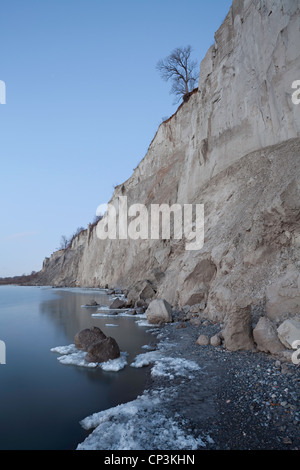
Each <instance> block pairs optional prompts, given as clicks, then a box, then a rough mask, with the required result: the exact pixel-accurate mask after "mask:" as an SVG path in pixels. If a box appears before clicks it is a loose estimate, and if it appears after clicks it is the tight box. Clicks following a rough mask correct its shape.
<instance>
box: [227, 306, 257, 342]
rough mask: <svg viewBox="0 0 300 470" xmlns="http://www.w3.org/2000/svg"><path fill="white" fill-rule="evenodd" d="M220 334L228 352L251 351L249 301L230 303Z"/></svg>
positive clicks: (251, 337)
mask: <svg viewBox="0 0 300 470" xmlns="http://www.w3.org/2000/svg"><path fill="white" fill-rule="evenodd" d="M222 333H223V337H224V344H225V347H226V349H228V350H229V351H238V350H243V349H246V350H247V349H248V350H249V349H250V350H251V349H253V346H254V343H253V336H252V318H251V300H250V299H248V298H245V299H240V300H237V301H236V302H235V303H232V305H231V308H230V311H229V312H228V313H227V316H226V319H225V328H224V330H223V332H222Z"/></svg>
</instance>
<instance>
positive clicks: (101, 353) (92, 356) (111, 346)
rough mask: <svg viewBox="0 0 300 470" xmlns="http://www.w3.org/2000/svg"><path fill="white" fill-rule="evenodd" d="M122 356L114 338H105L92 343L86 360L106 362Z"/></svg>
mask: <svg viewBox="0 0 300 470" xmlns="http://www.w3.org/2000/svg"><path fill="white" fill-rule="evenodd" d="M118 357H120V349H119V346H118V344H117V342H116V340H115V339H114V338H110V337H108V338H105V339H103V340H102V341H98V342H97V343H94V344H92V345H91V346H90V347H89V348H88V351H87V354H86V357H85V360H86V361H87V362H106V361H108V360H109V359H117V358H118Z"/></svg>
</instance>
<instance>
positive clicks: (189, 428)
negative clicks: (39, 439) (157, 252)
mask: <svg viewBox="0 0 300 470" xmlns="http://www.w3.org/2000/svg"><path fill="white" fill-rule="evenodd" d="M217 328H218V326H217V325H214V324H212V323H210V324H209V325H207V324H206V325H205V326H200V327H199V326H198V327H197V326H194V325H192V324H191V323H189V322H187V323H186V324H185V326H184V327H182V324H180V323H170V324H165V325H164V326H162V327H159V328H158V329H157V330H156V331H153V333H155V335H156V337H157V341H158V349H156V351H158V353H159V352H161V353H162V356H161V357H159V355H158V358H157V359H155V358H154V359H153V361H151V364H149V365H148V368H149V374H148V378H147V381H146V386H145V391H144V394H143V395H142V396H139V397H137V399H136V400H133V401H132V402H129V403H127V404H124V405H121V406H119V407H115V408H111V409H109V410H105V411H104V412H100V413H95V414H94V415H92V416H91V417H87V418H86V420H83V424H85V425H88V426H89V427H88V428H86V429H90V430H92V429H94V430H93V432H92V433H91V434H90V435H89V437H88V438H87V439H86V440H85V441H84V442H83V443H81V444H79V445H78V447H77V449H79V450H86V449H97V450H140V449H142V450H153V449H159V450H166V449H168V450H199V449H201V450H202V449H203V450H298V449H299V448H300V430H299V424H300V409H299V403H300V393H299V384H300V368H299V367H297V366H295V365H294V364H286V363H281V365H280V366H279V364H278V362H279V361H278V360H276V359H275V358H274V357H272V356H270V355H267V354H264V353H261V352H249V351H239V352H229V351H227V350H225V349H224V348H223V347H222V346H220V347H214V346H211V345H208V346H199V345H197V344H195V341H196V339H197V337H198V336H199V334H202V333H203V334H204V333H207V331H208V330H209V331H210V333H213V332H215V331H216V329H217ZM166 358H167V359H168V360H167V362H166ZM172 358H173V359H174V361H173V362H172ZM192 364H196V365H197V366H198V369H196V367H195V366H193V367H192ZM153 371H154V372H155V373H154V374H153ZM130 410H131V411H130ZM132 410H134V411H132ZM107 421H109V423H110V426H111V432H109V431H108V430H107V429H106V435H105V436H104V437H103V429H105V426H106V423H107ZM151 423H154V426H153V427H151V426H152V424H151ZM124 436H127V437H128V436H129V437H128V440H127V442H126V439H125V440H124ZM101 445H102V447H101Z"/></svg>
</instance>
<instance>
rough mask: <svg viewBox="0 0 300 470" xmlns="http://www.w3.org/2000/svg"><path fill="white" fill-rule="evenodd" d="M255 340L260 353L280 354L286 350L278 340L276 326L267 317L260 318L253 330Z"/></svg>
mask: <svg viewBox="0 0 300 470" xmlns="http://www.w3.org/2000/svg"><path fill="white" fill-rule="evenodd" d="M253 338H254V341H255V343H256V344H257V349H259V351H263V352H266V353H270V354H278V353H280V352H281V351H283V350H284V349H285V348H284V346H283V344H282V343H281V342H280V340H279V338H278V335H277V331H276V328H275V326H274V325H273V323H272V322H271V320H269V318H267V317H260V319H259V321H258V323H257V325H256V327H255V328H254V330H253Z"/></svg>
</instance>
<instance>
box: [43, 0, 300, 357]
mask: <svg viewBox="0 0 300 470" xmlns="http://www.w3.org/2000/svg"><path fill="white" fill-rule="evenodd" d="M299 16H300V5H299V2H298V0H285V1H278V0H234V1H233V4H232V7H231V8H230V11H229V13H228V15H227V17H226V19H225V20H224V22H223V24H222V25H221V27H220V28H219V30H218V31H217V32H216V34H215V42H214V44H213V45H212V46H211V48H210V49H209V50H208V52H207V54H206V56H205V58H204V60H203V61H202V63H201V67H200V76H199V84H198V88H197V89H196V90H194V92H193V93H192V94H191V96H190V98H189V100H188V101H187V102H186V103H183V104H182V105H181V106H180V107H179V109H178V110H177V112H176V113H175V114H174V115H173V116H172V117H171V118H170V119H168V120H167V121H165V122H163V123H162V124H161V125H160V127H159V128H158V131H157V133H156V135H155V137H154V139H153V141H152V142H151V144H150V146H149V149H148V152H147V154H146V156H145V157H144V159H143V160H142V161H141V162H140V164H139V165H138V167H137V168H136V169H135V171H134V172H133V174H132V176H131V177H130V178H129V179H128V180H127V181H125V182H124V183H123V184H121V185H119V186H118V187H117V188H116V189H115V192H114V194H113V197H112V199H111V201H110V203H111V204H113V205H115V207H116V210H117V217H118V216H119V214H118V209H117V208H118V201H119V198H120V197H123V198H124V197H126V198H127V204H128V206H130V205H132V204H144V205H145V206H146V207H150V205H151V204H168V205H172V204H175V203H177V204H181V205H184V204H204V216H205V218H204V245H203V247H202V248H201V249H200V250H193V251H188V250H186V247H185V240H184V239H181V240H176V239H174V238H172V237H171V239H170V240H168V239H167V240H162V239H159V240H149V239H147V240H141V239H138V240H132V239H126V240H120V239H116V240H109V239H107V240H100V239H99V238H98V236H97V226H94V227H89V228H88V229H87V230H85V231H83V232H81V233H80V234H79V235H78V236H77V237H75V239H74V240H73V242H72V244H71V246H70V247H69V248H68V249H66V250H61V251H58V252H56V253H54V254H52V255H51V257H50V258H47V259H46V260H45V262H44V265H43V268H42V270H41V271H40V273H39V274H38V283H39V284H47V285H49V284H50V285H54V286H55V285H67V286H90V287H101V286H102V287H103V286H105V285H106V284H108V285H109V286H119V287H121V288H123V289H127V290H128V293H129V296H131V298H132V299H133V300H136V299H138V298H139V297H140V293H141V292H142V291H143V290H144V289H145V288H149V289H148V292H150V294H149V297H163V298H165V299H166V300H167V301H168V302H170V303H171V305H172V306H173V307H176V308H181V307H182V306H185V305H189V306H195V305H196V306H197V307H196V308H195V309H194V310H196V309H197V308H198V311H199V312H200V313H201V314H203V315H205V316H206V317H207V318H209V319H210V320H213V321H220V322H224V330H223V334H224V340H225V344H226V346H227V347H228V348H229V349H243V348H247V349H251V348H252V347H253V344H254V339H253V326H255V325H257V324H258V322H259V320H260V318H265V319H267V321H268V322H270V324H271V327H272V328H277V327H278V326H279V325H280V324H281V323H282V322H283V321H284V320H285V319H287V318H291V317H292V318H295V317H296V318H298V317H300V262H299V260H300V105H295V104H294V103H293V101H292V94H293V89H292V83H293V82H294V81H295V80H300V76H299V70H300V53H299V47H298V45H299V37H300V36H299V33H300V30H299V26H300V22H299ZM299 339H300V338H299Z"/></svg>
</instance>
